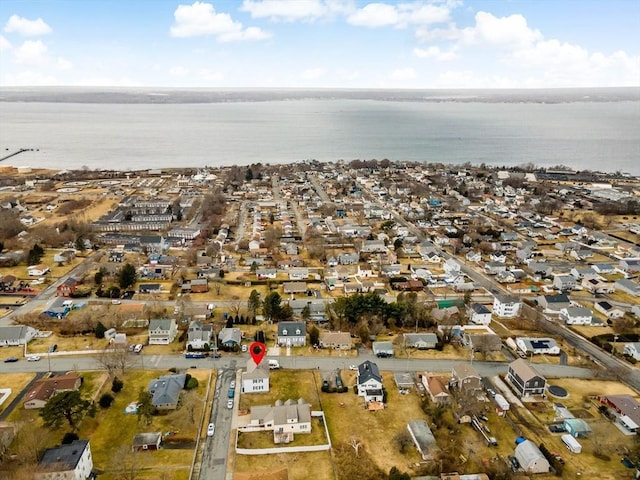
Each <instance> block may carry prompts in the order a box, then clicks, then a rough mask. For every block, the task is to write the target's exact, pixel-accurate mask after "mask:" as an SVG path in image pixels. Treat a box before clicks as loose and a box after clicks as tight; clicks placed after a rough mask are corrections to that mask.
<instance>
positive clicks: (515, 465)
mask: <svg viewBox="0 0 640 480" xmlns="http://www.w3.org/2000/svg"><path fill="white" fill-rule="evenodd" d="M509 463H510V464H511V470H513V471H514V472H515V471H516V470H518V469H519V468H520V462H519V461H518V459H517V458H516V457H514V456H512V455H510V456H509Z"/></svg>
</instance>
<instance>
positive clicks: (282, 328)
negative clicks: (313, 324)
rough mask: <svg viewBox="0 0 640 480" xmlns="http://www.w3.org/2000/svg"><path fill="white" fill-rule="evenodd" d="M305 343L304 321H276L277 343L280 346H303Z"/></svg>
mask: <svg viewBox="0 0 640 480" xmlns="http://www.w3.org/2000/svg"><path fill="white" fill-rule="evenodd" d="M306 344H307V324H306V323H305V322H280V323H278V345H280V346H281V347H304V346H305V345H306Z"/></svg>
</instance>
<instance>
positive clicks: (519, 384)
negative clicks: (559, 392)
mask: <svg viewBox="0 0 640 480" xmlns="http://www.w3.org/2000/svg"><path fill="white" fill-rule="evenodd" d="M507 380H508V381H509V383H511V385H512V386H513V388H514V389H515V391H516V392H517V393H518V395H519V396H520V397H528V396H531V395H542V394H543V393H544V390H545V388H546V385H547V380H546V379H545V378H544V377H543V376H542V375H541V374H540V373H538V371H537V370H536V369H535V368H534V367H533V366H532V365H530V364H529V362H527V361H526V360H525V359H523V358H518V359H517V360H514V361H513V362H511V363H510V364H509V370H508V371H507Z"/></svg>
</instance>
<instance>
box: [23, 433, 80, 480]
mask: <svg viewBox="0 0 640 480" xmlns="http://www.w3.org/2000/svg"><path fill="white" fill-rule="evenodd" d="M38 466H39V467H40V468H38V469H37V470H39V471H38V472H37V473H35V474H34V478H35V479H36V480H57V479H73V480H87V479H89V478H93V458H92V456H91V447H90V445H89V440H74V441H73V442H71V443H68V444H64V445H60V446H58V447H53V448H48V449H46V450H45V451H44V453H43V455H42V458H41V459H40V462H39V464H38Z"/></svg>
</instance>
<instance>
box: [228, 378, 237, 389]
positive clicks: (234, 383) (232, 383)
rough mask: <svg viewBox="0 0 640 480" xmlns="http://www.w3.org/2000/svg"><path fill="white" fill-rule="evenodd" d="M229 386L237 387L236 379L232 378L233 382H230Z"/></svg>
mask: <svg viewBox="0 0 640 480" xmlns="http://www.w3.org/2000/svg"><path fill="white" fill-rule="evenodd" d="M229 388H236V381H235V380H231V383H230V384H229Z"/></svg>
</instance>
